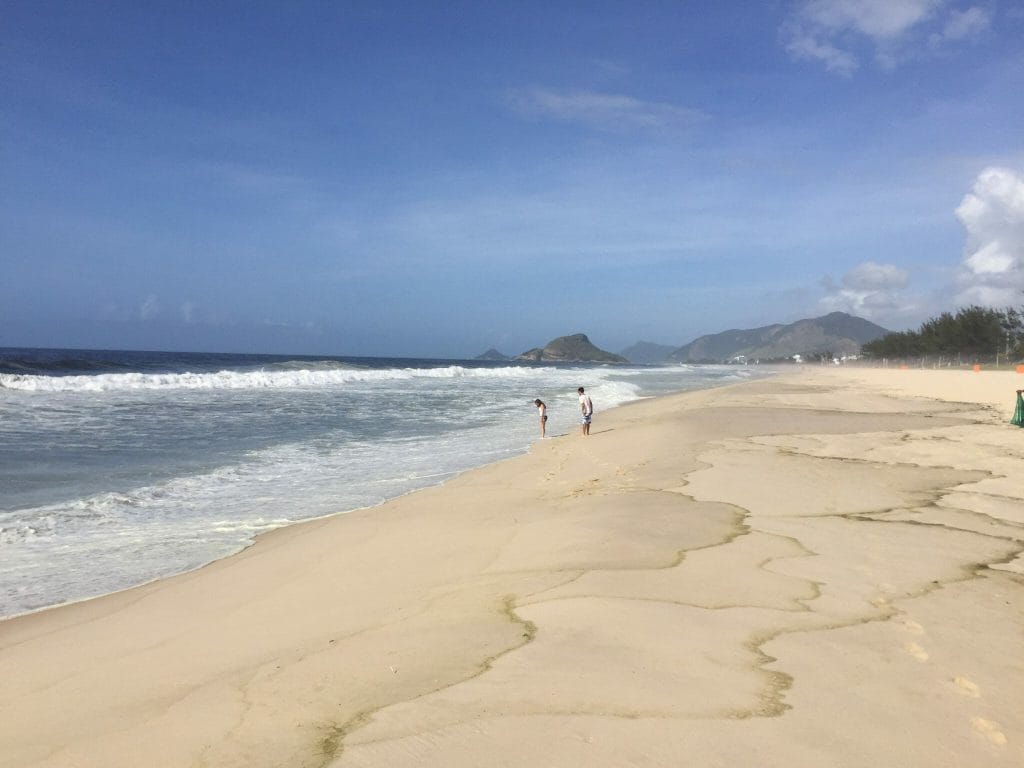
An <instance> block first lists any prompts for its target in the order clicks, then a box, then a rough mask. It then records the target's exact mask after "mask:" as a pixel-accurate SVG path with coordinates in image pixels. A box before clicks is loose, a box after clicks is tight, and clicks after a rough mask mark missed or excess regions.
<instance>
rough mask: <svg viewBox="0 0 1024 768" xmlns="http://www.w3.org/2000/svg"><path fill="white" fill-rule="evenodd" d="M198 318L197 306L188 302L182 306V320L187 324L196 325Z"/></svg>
mask: <svg viewBox="0 0 1024 768" xmlns="http://www.w3.org/2000/svg"><path fill="white" fill-rule="evenodd" d="M195 318H196V305H195V304H194V303H193V302H191V301H186V302H185V303H184V304H182V305H181V319H182V320H184V321H185V322H186V323H189V324H191V323H194V322H195Z"/></svg>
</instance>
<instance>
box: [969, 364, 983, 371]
mask: <svg viewBox="0 0 1024 768" xmlns="http://www.w3.org/2000/svg"><path fill="white" fill-rule="evenodd" d="M971 370H973V371H974V372H975V373H980V372H981V366H980V365H976V366H974V368H972V369H971Z"/></svg>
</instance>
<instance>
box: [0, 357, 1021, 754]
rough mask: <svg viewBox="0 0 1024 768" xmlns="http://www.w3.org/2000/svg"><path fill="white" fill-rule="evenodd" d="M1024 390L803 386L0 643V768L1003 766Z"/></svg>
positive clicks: (24, 626)
mask: <svg viewBox="0 0 1024 768" xmlns="http://www.w3.org/2000/svg"><path fill="white" fill-rule="evenodd" d="M1021 387H1024V375H1019V374H1014V373H1009V372H993V371H982V372H981V373H973V372H970V371H930V370H904V371H900V370H869V369H836V370H833V369H823V368H819V367H810V366H809V367H806V368H803V369H794V370H791V371H787V372H786V373H784V374H781V375H779V376H776V377H773V378H770V379H764V380H759V381H753V382H748V383H744V384H739V385H734V386H729V387H723V388H719V389H714V390H704V391H698V392H691V393H684V394H678V395H672V396H668V397H663V398H657V399H654V400H645V401H640V402H637V403H634V404H631V405H628V406H625V407H622V408H619V409H616V410H614V411H608V412H599V413H598V414H597V416H596V417H595V422H594V426H593V434H592V435H591V437H589V438H582V437H581V436H579V435H578V434H576V433H571V434H568V435H563V436H558V437H556V438H555V439H551V440H545V441H539V442H538V443H537V444H536V445H535V446H534V448H533V449H532V450H531V452H530V453H529V454H528V455H525V456H522V457H518V458H515V459H512V460H508V461H505V462H501V463H499V464H494V465H491V466H488V467H484V468H482V469H478V470H474V471H472V472H468V473H466V474H463V475H461V476H459V477H457V478H456V479H454V480H451V481H449V482H448V483H446V484H444V485H443V486H439V487H436V488H430V489H427V490H423V491H418V492H416V493H413V494H410V495H408V496H404V497H401V498H399V499H396V500H394V501H391V502H389V503H387V504H385V505H383V506H380V507H376V508H373V509H368V510H362V511H358V512H353V513H349V514H346V515H339V516H335V517H330V518H324V519H320V520H316V521H313V522H309V523H304V524H300V525H295V526H292V527H289V528H285V529H281V530H278V531H274V532H273V533H270V534H268V535H265V536H263V537H261V538H260V539H259V541H258V542H257V543H256V544H255V545H254V546H252V547H250V548H249V549H247V550H246V551H245V552H243V553H241V554H239V555H237V556H234V557H231V558H228V559H225V560H222V561H219V562H216V563H214V564H212V565H210V566H207V567H205V568H202V569H200V570H198V571H195V572H192V573H188V574H184V575H181V576H177V577H174V578H170V579H166V580H162V581H158V582H154V583H151V584H148V585H145V586H143V587H139V588H136V589H132V590H129V591H126V592H122V593H118V594H114V595H110V596H107V597H104V598H100V599H96V600H91V601H86V602H82V603H78V604H74V605H69V606H64V607H61V608H57V609H53V610H48V611H43V612H40V613H36V614H31V615H27V616H23V617H19V618H16V619H13V620H9V621H6V622H2V623H0V766H2V767H3V768H7V767H13V766H18V767H21V766H54V767H55V766H90V767H91V766H96V767H99V768H118V767H120V766H124V767H126V768H128V767H131V768H139V766H145V767H146V768H150V767H154V766H182V767H184V766H195V767H198V766H209V767H211V768H220V767H222V766H223V767H234V766H238V767H239V768H241V767H242V766H245V767H247V768H251V767H257V766H266V767H268V768H269V767H271V766H275V767H276V766H289V768H298V767H300V766H301V767H303V768H313V767H314V766H316V767H319V766H334V767H335V768H348V767H350V766H381V767H383V766H387V767H389V768H391V767H394V766H437V767H438V768H442V767H444V768H452V767H453V766H524V767H526V766H529V767H531V768H532V767H536V766H609V767H611V766H634V765H636V766H680V765H692V766H790V767H791V766H868V765H871V766H922V767H923V766H928V767H929V768H934V767H935V766H951V767H952V766H990V765H991V766H1020V765H1024V556H1022V552H1024V429H1019V428H1017V427H1013V426H1011V425H1009V424H1008V422H1009V419H1010V416H1011V414H1012V412H1013V403H1014V397H1015V395H1014V391H1015V390H1016V389H1018V388H1021Z"/></svg>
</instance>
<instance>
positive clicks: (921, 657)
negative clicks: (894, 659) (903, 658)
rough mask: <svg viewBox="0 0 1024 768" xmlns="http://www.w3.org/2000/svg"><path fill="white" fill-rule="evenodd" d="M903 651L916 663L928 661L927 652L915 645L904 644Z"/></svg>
mask: <svg viewBox="0 0 1024 768" xmlns="http://www.w3.org/2000/svg"><path fill="white" fill-rule="evenodd" d="M903 650H904V651H906V652H907V653H909V654H910V655H911V656H913V657H914V658H915V659H917V660H918V661H928V652H927V651H926V650H925V649H924V648H922V647H921V646H920V645H918V644H917V643H904V644H903Z"/></svg>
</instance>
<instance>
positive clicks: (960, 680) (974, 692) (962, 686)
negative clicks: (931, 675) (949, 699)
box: [953, 677, 981, 699]
mask: <svg viewBox="0 0 1024 768" xmlns="http://www.w3.org/2000/svg"><path fill="white" fill-rule="evenodd" d="M953 685H955V686H956V688H957V690H958V691H959V692H960V693H962V694H964V695H965V696H970V697H971V698H973V699H976V698H978V697H979V696H981V690H980V689H979V688H978V686H977V685H976V684H975V683H973V682H972V681H970V680H968V679H967V678H966V677H954V678H953Z"/></svg>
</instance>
